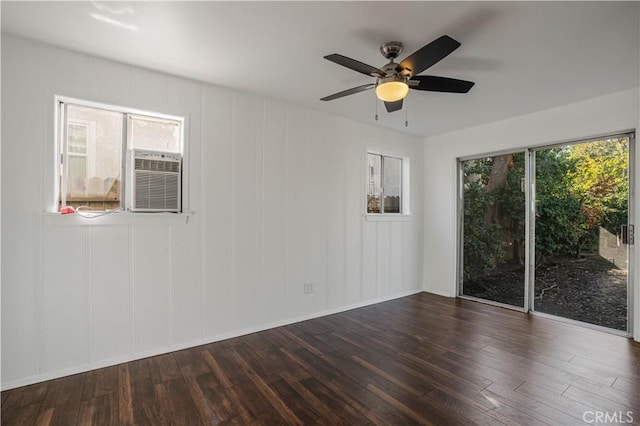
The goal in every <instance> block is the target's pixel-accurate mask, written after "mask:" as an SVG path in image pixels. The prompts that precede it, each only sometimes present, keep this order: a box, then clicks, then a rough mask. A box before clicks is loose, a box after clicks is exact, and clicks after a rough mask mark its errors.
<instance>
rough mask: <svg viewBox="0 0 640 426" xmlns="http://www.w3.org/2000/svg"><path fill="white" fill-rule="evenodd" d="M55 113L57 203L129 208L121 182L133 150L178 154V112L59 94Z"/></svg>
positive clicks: (90, 207)
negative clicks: (130, 107)
mask: <svg viewBox="0 0 640 426" xmlns="http://www.w3.org/2000/svg"><path fill="white" fill-rule="evenodd" d="M58 116H59V126H60V131H59V138H58V139H59V140H58V150H59V154H60V155H59V158H60V167H59V172H58V173H59V188H58V207H59V208H62V207H64V206H72V207H75V208H78V207H82V208H83V209H84V210H93V211H105V210H113V209H129V207H130V206H128V205H126V204H127V202H128V201H127V200H129V199H130V198H131V197H130V196H131V194H128V193H127V191H128V190H129V189H128V187H127V185H125V183H126V181H127V179H128V176H127V173H130V171H128V169H127V161H129V163H132V161H130V160H127V159H128V158H129V157H130V156H131V152H132V150H134V149H135V150H140V149H144V150H148V151H157V152H162V153H175V154H179V155H180V156H181V155H182V145H183V144H182V133H183V124H184V121H183V119H182V118H179V117H169V116H163V115H159V114H154V113H146V112H144V113H143V112H140V111H133V110H128V109H125V108H117V107H112V106H109V105H99V104H95V103H91V102H85V101H78V100H69V99H62V98H59V99H58ZM129 178H130V177H129ZM131 191H133V189H131Z"/></svg>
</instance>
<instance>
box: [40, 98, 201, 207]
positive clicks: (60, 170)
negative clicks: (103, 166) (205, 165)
mask: <svg viewBox="0 0 640 426" xmlns="http://www.w3.org/2000/svg"><path fill="white" fill-rule="evenodd" d="M67 105H77V106H81V107H86V108H94V109H101V110H105V111H110V112H116V113H120V114H122V120H123V122H122V141H121V159H120V176H121V179H120V209H119V210H118V211H116V212H115V213H118V214H127V215H128V214H131V215H141V213H140V212H131V211H130V210H129V206H128V205H126V200H127V197H128V192H129V191H130V189H127V185H128V179H127V178H128V176H127V161H128V155H129V152H130V151H131V149H132V148H133V146H132V142H131V140H130V139H131V138H130V137H129V134H130V129H129V127H128V124H129V117H130V116H133V117H148V118H152V119H158V120H166V121H176V122H178V123H179V126H180V131H179V141H178V152H179V153H180V155H181V157H182V166H181V169H182V172H181V176H182V181H181V187H182V189H181V194H182V206H181V211H180V212H179V213H170V214H171V215H176V214H177V215H186V214H187V212H188V211H189V201H188V188H189V181H188V161H187V159H188V149H187V146H188V144H187V143H186V135H187V131H188V128H187V119H186V117H184V116H178V115H172V114H166V113H158V112H154V111H148V110H140V109H136V108H130V107H123V106H118V105H113V104H105V103H101V102H95V101H88V100H84V99H78V98H72V97H68V96H60V95H55V96H54V126H55V131H54V135H55V143H54V147H55V148H54V165H55V168H54V170H55V179H54V188H53V190H54V194H55V197H54V199H55V202H54V205H53V213H56V214H58V213H59V211H60V207H61V206H65V205H66V201H67V200H66V197H67V193H66V192H67V188H65V187H66V182H65V180H66V179H67V178H68V175H69V173H68V167H69V161H64V160H65V159H67V158H68V156H69V152H68V151H69V150H68V141H66V140H65V139H64V138H66V134H65V129H66V126H65V124H66V123H67V119H66V117H67V108H66V106H67ZM90 127H91V126H90ZM92 131H95V129H91V128H89V133H91V132H92ZM88 151H89V148H88V147H87V159H88V160H87V161H88V163H87V167H88V168H89V167H90V164H89V162H91V161H92V160H93V162H94V165H95V162H96V161H97V159H96V158H93V159H91V158H90V153H89V152H88ZM95 212H96V213H101V211H98V210H96V211H95ZM152 214H155V215H158V213H152ZM74 216H75V215H74Z"/></svg>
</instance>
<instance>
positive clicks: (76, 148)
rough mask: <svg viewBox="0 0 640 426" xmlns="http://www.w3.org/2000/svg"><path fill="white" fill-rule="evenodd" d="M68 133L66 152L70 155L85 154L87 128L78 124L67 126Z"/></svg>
mask: <svg viewBox="0 0 640 426" xmlns="http://www.w3.org/2000/svg"><path fill="white" fill-rule="evenodd" d="M67 131H68V141H69V146H68V150H69V152H70V153H79V154H86V153H87V139H88V137H89V127H88V126H84V125H79V124H69V126H67Z"/></svg>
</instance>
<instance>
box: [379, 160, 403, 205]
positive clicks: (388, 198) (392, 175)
mask: <svg viewBox="0 0 640 426" xmlns="http://www.w3.org/2000/svg"><path fill="white" fill-rule="evenodd" d="M383 164H384V167H383V169H384V171H383V173H382V176H383V179H384V184H383V186H382V187H383V192H384V213H400V206H401V203H400V195H401V194H402V185H401V182H402V160H401V159H399V158H392V157H384V159H383Z"/></svg>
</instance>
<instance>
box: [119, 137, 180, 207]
mask: <svg viewBox="0 0 640 426" xmlns="http://www.w3.org/2000/svg"><path fill="white" fill-rule="evenodd" d="M130 170H131V174H130V177H129V179H130V181H129V182H130V183H131V188H132V190H131V200H130V202H131V204H130V206H131V211H133V212H180V211H182V200H181V186H182V157H181V155H180V154H179V153H176V152H161V151H149V150H142V149H134V150H133V151H132V153H131V169H130Z"/></svg>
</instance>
